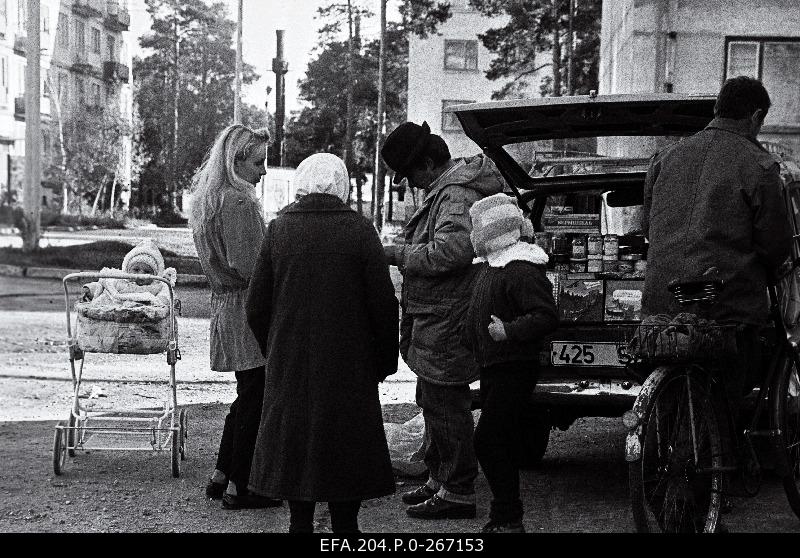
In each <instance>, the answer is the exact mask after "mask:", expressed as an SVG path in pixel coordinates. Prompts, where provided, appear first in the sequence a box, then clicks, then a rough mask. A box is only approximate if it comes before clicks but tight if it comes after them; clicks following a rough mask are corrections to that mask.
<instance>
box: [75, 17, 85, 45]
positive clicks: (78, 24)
mask: <svg viewBox="0 0 800 558" xmlns="http://www.w3.org/2000/svg"><path fill="white" fill-rule="evenodd" d="M75 47H76V48H77V50H78V54H84V53H85V52H86V25H85V24H84V23H83V21H81V20H79V19H76V20H75Z"/></svg>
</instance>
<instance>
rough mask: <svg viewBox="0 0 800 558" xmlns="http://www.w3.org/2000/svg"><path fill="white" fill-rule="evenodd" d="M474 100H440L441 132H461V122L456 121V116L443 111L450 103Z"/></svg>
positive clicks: (464, 102)
mask: <svg viewBox="0 0 800 558" xmlns="http://www.w3.org/2000/svg"><path fill="white" fill-rule="evenodd" d="M474 102H475V101H453V100H447V101H442V131H443V132H461V131H462V130H461V123H460V122H459V121H458V117H456V115H455V114H454V113H452V112H445V111H444V109H446V108H447V107H449V106H452V105H463V104H466V103H474Z"/></svg>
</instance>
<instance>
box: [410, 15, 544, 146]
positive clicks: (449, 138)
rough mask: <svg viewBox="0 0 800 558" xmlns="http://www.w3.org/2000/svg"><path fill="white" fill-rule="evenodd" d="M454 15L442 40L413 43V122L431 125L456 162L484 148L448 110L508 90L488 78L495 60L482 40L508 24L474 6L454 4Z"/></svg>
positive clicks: (444, 26)
mask: <svg viewBox="0 0 800 558" xmlns="http://www.w3.org/2000/svg"><path fill="white" fill-rule="evenodd" d="M450 11H451V14H452V15H451V17H450V19H448V20H447V21H446V22H445V23H444V24H442V25H441V26H440V27H439V29H438V34H434V35H429V36H428V37H426V38H424V39H421V38H419V37H416V36H412V38H411V39H410V41H409V51H408V120H410V121H413V122H417V123H421V122H422V121H423V120H425V121H427V122H428V124H429V125H430V127H431V131H432V132H433V133H435V134H439V135H440V136H442V137H443V138H444V139H445V141H446V142H447V145H448V146H449V147H450V151H451V154H452V155H453V157H462V156H464V155H472V154H475V153H478V152H480V148H479V147H478V146H477V145H475V143H474V142H473V141H472V140H470V139H469V138H467V136H466V135H464V132H463V131H462V130H461V126H460V124H459V122H458V119H457V118H455V117H454V116H453V115H452V114H446V113H444V112H443V109H444V108H445V107H447V106H449V105H455V104H461V103H472V102H482V101H489V100H491V98H492V93H493V92H494V91H497V90H498V89H500V88H501V87H502V83H500V82H497V81H490V80H488V79H487V78H486V71H487V70H488V69H489V63H490V62H491V59H492V54H491V53H490V52H489V51H488V50H486V48H484V46H483V43H481V41H480V39H478V35H479V34H480V33H484V32H485V31H486V30H487V29H490V28H492V27H499V26H502V25H504V24H505V18H502V17H498V18H488V17H486V16H484V15H482V14H481V13H479V12H477V11H476V10H475V9H474V8H472V7H471V6H470V5H469V0H452V1H451V2H450ZM534 87H535V86H534Z"/></svg>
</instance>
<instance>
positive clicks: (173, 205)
mask: <svg viewBox="0 0 800 558" xmlns="http://www.w3.org/2000/svg"><path fill="white" fill-rule="evenodd" d="M173 30H174V33H175V35H174V39H175V40H174V43H173V47H172V64H173V75H172V99H173V101H172V102H173V113H172V118H173V120H172V148H171V153H170V162H169V167H170V173H169V174H170V177H169V178H170V180H169V208H170V211H172V212H175V211H177V208H178V203H177V194H178V184H177V182H178V116H179V114H178V102H179V97H180V69H179V68H178V62H179V48H180V39H179V38H178V14H177V13H176V14H175V20H174V24H173Z"/></svg>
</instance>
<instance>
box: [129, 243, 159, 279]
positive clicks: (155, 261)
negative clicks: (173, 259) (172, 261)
mask: <svg viewBox="0 0 800 558" xmlns="http://www.w3.org/2000/svg"><path fill="white" fill-rule="evenodd" d="M135 262H142V263H144V264H147V265H148V266H149V267H151V268H152V269H153V275H161V274H162V273H164V257H163V256H162V255H161V252H160V251H159V249H158V246H156V244H155V242H153V241H152V240H150V239H149V238H148V239H146V240H143V241H142V242H140V243H139V245H138V246H135V247H134V248H133V250H131V251H130V252H128V253H127V254H125V259H123V260H122V271H124V272H126V273H128V270H129V269H130V267H131V266H132V265H133V264H134V263H135Z"/></svg>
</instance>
